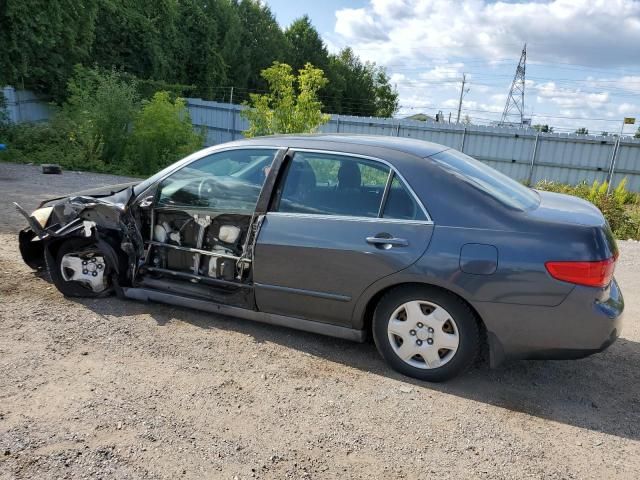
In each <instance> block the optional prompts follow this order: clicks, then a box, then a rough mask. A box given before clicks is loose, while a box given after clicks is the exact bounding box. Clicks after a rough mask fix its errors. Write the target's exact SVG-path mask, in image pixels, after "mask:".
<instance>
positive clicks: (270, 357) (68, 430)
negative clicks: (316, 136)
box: [0, 164, 640, 479]
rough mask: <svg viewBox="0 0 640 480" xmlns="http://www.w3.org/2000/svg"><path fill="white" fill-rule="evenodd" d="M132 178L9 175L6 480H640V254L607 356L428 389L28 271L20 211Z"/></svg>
mask: <svg viewBox="0 0 640 480" xmlns="http://www.w3.org/2000/svg"><path fill="white" fill-rule="evenodd" d="M121 181H123V179H122V178H117V177H113V176H106V175H96V174H87V173H82V174H79V173H67V172H65V173H64V174H63V175H61V176H50V175H47V176H44V175H42V174H40V173H39V171H38V169H37V168H36V167H29V166H19V165H10V164H0V198H1V201H0V299H1V300H0V371H1V372H2V374H1V375H0V479H9V478H24V479H31V478H194V479H195V478H197V479H201V478H229V479H234V478H239V479H240V478H278V479H280V478H296V479H297V478H384V479H387V478H407V479H413V478H490V479H498V478H504V479H513V478H518V479H522V478H532V479H539V478H552V479H587V478H594V479H602V478H607V479H609V478H620V479H623V478H624V479H626V478H628V479H636V478H638V476H639V472H640V381H639V379H640V374H639V373H638V369H639V367H640V326H639V323H638V318H639V316H640V293H639V292H640V269H639V268H638V267H639V266H640V244H638V243H634V242H620V247H621V260H620V263H619V267H618V271H617V277H618V279H619V282H620V284H621V287H622V290H623V292H624V293H625V294H626V301H627V310H626V325H625V330H624V332H623V337H622V338H621V339H620V340H619V341H618V342H616V343H615V344H614V345H613V346H612V347H611V348H610V349H609V350H607V351H605V352H603V353H601V354H598V355H595V356H593V357H590V358H587V359H584V360H579V361H556V362H550V361H549V362H512V363H509V364H506V365H504V366H503V367H501V368H499V369H497V370H489V369H488V367H486V366H480V367H477V368H476V369H474V370H473V371H471V372H469V373H468V374H466V375H464V376H463V377H461V378H459V379H456V380H455V381H452V382H449V383H446V384H441V385H430V384H426V383H420V382H417V381H413V380H411V379H408V378H405V377H402V376H400V375H398V374H396V373H394V372H393V371H391V370H390V369H389V368H387V367H386V366H385V364H384V363H383V362H382V360H381V359H380V358H379V357H378V355H377V353H376V351H375V348H374V346H373V345H371V344H364V345H360V344H354V343H349V342H346V341H340V340H335V339H330V338H325V337H321V336H317V335H313V334H307V333H302V332H296V331H293V330H287V329H284V328H277V327H273V326H268V325H261V324H257V323H252V322H248V321H242V320H235V319H232V318H227V317H221V316H215V315H210V314H204V313H199V312H196V311H191V310H188V309H181V308H173V307H168V306H162V305H156V304H145V303H136V302H133V301H122V300H118V299H115V298H111V299H103V300H77V299H65V298H64V297H63V296H62V295H61V294H59V293H58V292H57V290H56V289H55V288H54V287H53V286H52V285H50V284H48V283H47V282H46V281H45V280H43V279H42V278H40V277H38V276H37V275H35V274H34V273H33V272H32V271H31V270H29V269H28V268H27V267H26V266H25V265H23V264H22V262H21V260H20V257H19V254H18V251H17V242H16V239H15V232H16V231H17V230H18V228H20V227H21V226H22V225H23V223H24V221H23V220H22V219H21V217H19V216H17V215H16V214H15V213H14V211H13V207H12V206H11V202H12V201H15V200H17V201H19V202H21V203H23V204H24V206H25V207H27V209H29V208H32V207H34V206H35V204H36V203H37V200H39V199H42V198H46V197H47V196H50V195H51V194H54V193H69V192H72V191H74V190H78V189H80V188H88V187H94V186H99V185H105V184H110V183H118V182H121ZM32 195H33V196H34V198H31V196H32Z"/></svg>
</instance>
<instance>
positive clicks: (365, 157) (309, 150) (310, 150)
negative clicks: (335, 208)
mask: <svg viewBox="0 0 640 480" xmlns="http://www.w3.org/2000/svg"><path fill="white" fill-rule="evenodd" d="M297 152H301V153H303V152H307V153H320V154H328V155H340V156H343V157H353V158H361V159H363V160H370V161H374V162H378V163H382V164H383V165H385V166H387V167H389V169H390V170H391V172H393V173H394V174H395V175H397V176H398V178H399V179H400V180H401V181H402V183H403V185H404V186H405V187H406V188H407V190H409V193H410V194H411V196H412V197H413V199H414V200H415V202H416V203H417V204H418V206H419V207H420V208H421V209H422V213H424V215H425V217H426V219H427V220H400V219H384V218H382V217H373V220H387V221H388V220H396V221H398V222H411V223H422V224H430V225H433V220H432V219H431V215H429V212H428V210H427V209H426V208H425V206H424V204H423V203H422V201H421V200H420V198H419V197H418V195H416V192H414V191H413V188H411V185H410V184H409V182H407V180H406V179H405V178H404V177H403V176H402V174H401V173H400V172H399V171H398V169H397V168H396V167H395V166H394V165H392V164H391V163H390V162H388V161H387V160H384V159H382V158H378V157H372V156H369V155H362V154H359V153H349V152H341V151H338V150H321V149H317V148H289V151H288V153H290V154H291V155H292V158H294V157H295V154H296V153H297ZM284 181H286V178H285V179H284ZM383 200H386V199H383ZM380 207H381V208H383V207H384V202H381V203H380ZM271 213H280V212H271ZM302 215H312V216H314V217H316V218H317V217H318V216H319V215H320V214H319V215H316V214H313V213H311V214H302ZM326 216H328V217H337V216H340V215H326ZM341 217H345V216H344V215H341ZM346 217H347V218H358V219H363V218H369V217H349V216H346Z"/></svg>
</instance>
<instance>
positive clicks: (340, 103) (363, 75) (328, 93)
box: [322, 48, 398, 117]
mask: <svg viewBox="0 0 640 480" xmlns="http://www.w3.org/2000/svg"><path fill="white" fill-rule="evenodd" d="M327 76H328V78H329V85H328V87H327V88H326V89H325V91H324V95H322V99H323V100H324V103H325V104H326V105H327V110H328V111H330V112H332V113H343V114H350V115H361V116H378V117H390V116H392V115H393V114H394V113H395V112H396V111H397V109H398V92H397V91H396V90H395V88H393V87H391V85H390V83H389V78H388V76H387V73H386V71H385V70H384V68H382V67H378V66H377V65H376V64H375V63H371V62H367V63H363V62H362V61H361V60H360V58H358V56H357V55H355V53H354V52H353V50H352V49H351V48H345V49H343V50H342V51H341V52H340V53H339V54H338V55H332V56H331V58H330V66H329V72H328V74H327Z"/></svg>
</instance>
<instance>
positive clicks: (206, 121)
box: [2, 87, 640, 191]
mask: <svg viewBox="0 0 640 480" xmlns="http://www.w3.org/2000/svg"><path fill="white" fill-rule="evenodd" d="M2 93H3V94H4V95H5V98H6V100H7V110H8V112H9V119H10V120H11V121H12V122H15V123H21V122H38V121H44V120H47V119H48V118H49V117H50V115H51V112H50V108H49V105H48V104H47V103H46V102H45V101H43V100H42V99H40V98H38V97H37V96H36V95H34V94H33V93H31V92H28V91H24V90H15V89H14V88H12V87H4V88H3V89H2ZM187 105H188V107H189V111H190V113H191V119H192V122H193V125H194V126H195V127H196V128H199V129H202V130H203V131H205V133H206V143H207V145H216V144H218V143H224V142H228V141H231V140H235V139H238V138H242V132H243V131H244V130H246V129H247V128H248V124H247V121H246V120H245V119H244V118H242V117H241V116H240V111H241V110H242V109H243V108H244V107H242V106H240V105H231V104H228V103H218V102H209V101H205V100H201V99H199V98H188V99H187ZM320 131H321V132H325V133H358V134H368V135H391V136H397V137H410V138H417V139H420V140H427V141H430V142H435V143H440V144H442V145H446V146H448V147H452V148H456V149H458V150H462V151H463V152H465V153H467V154H469V155H471V156H473V157H475V158H477V159H478V160H482V161H483V162H486V163H487V164H488V165H490V166H492V167H493V168H496V169H498V170H500V171H501V172H503V173H505V174H507V175H509V176H510V177H512V178H515V179H516V180H520V181H531V182H533V183H535V182H538V181H540V180H553V181H556V182H562V183H571V184H575V183H579V182H581V181H586V182H589V183H591V182H593V181H594V180H599V181H603V180H606V179H607V178H608V177H609V172H610V171H611V163H612V159H613V154H614V150H615V152H616V155H615V170H614V174H613V184H614V185H617V184H618V183H619V182H620V181H621V180H622V179H623V178H626V179H627V185H628V188H629V189H630V190H633V191H640V139H633V138H630V137H624V138H623V139H621V140H620V142H619V145H618V146H616V143H617V142H618V139H617V138H616V137H613V136H609V137H600V136H590V135H572V134H566V133H565V134H557V133H540V134H537V133H536V132H535V131H533V130H523V129H516V128H502V127H489V126H479V125H467V126H464V125H456V124H448V123H434V122H420V121H416V120H398V119H391V118H365V117H352V116H348V115H332V116H331V120H330V121H329V123H327V124H326V125H323V126H322V127H321V128H320Z"/></svg>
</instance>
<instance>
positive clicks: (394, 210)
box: [277, 152, 427, 221]
mask: <svg viewBox="0 0 640 480" xmlns="http://www.w3.org/2000/svg"><path fill="white" fill-rule="evenodd" d="M383 202H384V203H383ZM277 210H278V211H280V212H286V213H305V214H319V215H340V216H351V217H366V218H379V217H382V218H388V219H394V220H421V221H426V220H427V216H426V214H425V213H424V210H423V208H422V207H421V206H420V205H419V204H418V202H417V201H416V200H415V197H414V196H413V194H412V193H411V192H410V191H409V189H408V188H407V186H406V185H405V184H404V182H403V181H402V180H401V179H400V178H399V177H397V176H396V174H395V173H394V172H392V171H391V169H390V168H389V167H388V166H387V165H386V164H383V163H381V162H377V161H373V160H367V159H361V158H357V157H350V156H346V155H344V156H343V155H335V154H324V153H308V152H298V153H296V154H295V156H294V157H293V160H292V161H291V163H290V164H289V166H288V168H287V172H286V176H285V178H284V184H283V185H281V187H280V202H279V205H278V208H277Z"/></svg>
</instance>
